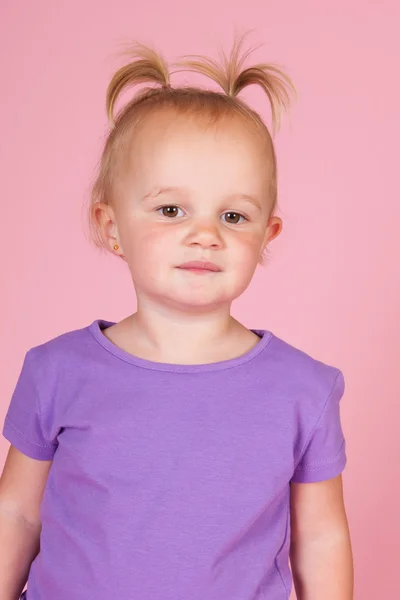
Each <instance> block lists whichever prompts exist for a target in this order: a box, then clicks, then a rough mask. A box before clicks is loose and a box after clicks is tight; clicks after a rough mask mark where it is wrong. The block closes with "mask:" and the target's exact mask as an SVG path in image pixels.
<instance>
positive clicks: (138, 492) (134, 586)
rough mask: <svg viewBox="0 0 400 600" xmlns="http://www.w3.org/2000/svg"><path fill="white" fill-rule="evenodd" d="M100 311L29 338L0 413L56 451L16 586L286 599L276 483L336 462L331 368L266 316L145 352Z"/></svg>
mask: <svg viewBox="0 0 400 600" xmlns="http://www.w3.org/2000/svg"><path fill="white" fill-rule="evenodd" d="M110 325H111V323H110V322H107V321H95V322H94V323H93V324H92V325H90V326H89V327H85V328H83V329H80V330H77V331H72V332H69V333H66V334H64V335H61V336H60V337H57V338H56V339H53V340H51V341H49V342H47V343H45V344H43V345H41V346H38V347H36V348H33V349H32V350H30V351H29V352H28V353H27V355H26V357H25V362H24V365H23V368H22V372H21V375H20V377H19V380H18V383H17V385H16V389H15V392H14V395H13V397H12V400H11V404H10V407H9V410H8V413H7V417H6V421H5V425H4V430H3V434H4V436H5V437H6V438H7V439H8V440H9V441H10V442H11V443H12V444H13V445H14V446H15V447H16V448H18V449H19V450H20V451H21V452H23V453H25V454H27V455H28V456H30V457H32V458H35V459H39V460H49V459H53V465H52V467H51V470H50V475H49V479H48V483H47V486H46V489H45V493H44V497H43V502H42V507H41V518H42V533H41V550H40V553H39V554H38V556H37V558H36V559H35V561H34V562H33V564H32V567H31V570H30V575H29V581H28V600H72V599H73V600H87V599H88V598H96V600H110V599H111V598H113V599H114V598H115V599H121V600H122V599H128V598H129V599H135V600H136V599H140V600H188V599H190V600H287V599H288V598H289V594H290V590H291V587H292V577H291V571H290V568H289V548H290V510H289V509H290V502H289V501H290V485H289V484H290V482H298V483H306V482H314V481H322V480H325V479H329V478H331V477H335V476H336V475H338V474H340V473H341V472H342V470H343V469H344V466H345V464H346V454H345V440H344V437H343V432H342V427H341V421H340V408H339V401H340V399H341V397H342V394H343V391H344V380H343V375H342V373H341V371H340V370H338V369H336V368H334V367H331V366H328V365H326V364H324V363H322V362H319V361H317V360H315V359H313V358H311V357H310V356H308V355H307V354H305V353H304V352H302V351H300V350H298V349H296V348H294V347H293V346H291V345H289V344H287V343H286V342H284V341H283V340H281V339H280V338H278V337H276V336H275V335H273V334H272V333H270V332H268V331H256V333H257V334H258V335H259V336H260V341H259V343H258V344H257V345H256V346H255V347H254V348H253V349H252V350H251V351H250V352H248V353H247V354H245V355H243V356H241V357H239V358H235V359H232V360H227V361H222V362H218V363H212V364H206V365H190V366H188V365H170V364H163V363H155V362H151V361H148V360H143V359H139V358H136V357H134V356H132V355H131V354H129V353H127V352H125V351H123V350H121V349H120V348H118V347H117V346H115V345H114V344H113V343H112V342H110V341H109V340H108V339H107V338H106V337H105V336H104V334H103V333H102V329H104V328H106V327H108V326H110Z"/></svg>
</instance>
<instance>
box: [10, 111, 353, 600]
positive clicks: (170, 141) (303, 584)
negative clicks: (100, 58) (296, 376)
mask: <svg viewBox="0 0 400 600" xmlns="http://www.w3.org/2000/svg"><path fill="white" fill-rule="evenodd" d="M269 177H270V168H269V163H268V156H267V154H266V151H265V144H264V142H263V140H262V139H261V138H260V136H259V133H258V132H257V133H256V131H255V130H254V128H253V126H251V125H249V123H247V122H245V121H244V120H242V119H239V118H235V119H233V118H229V119H226V120H222V121H221V122H219V123H217V124H215V125H212V126H211V125H210V126H208V127H205V126H204V122H201V121H198V120H196V119H194V118H190V117H187V116H186V117H182V118H178V117H177V115H171V114H167V113H164V114H155V115H152V116H151V117H150V118H148V119H147V120H146V121H145V122H144V123H143V124H142V125H141V126H140V127H139V128H138V129H137V131H135V139H134V142H131V145H130V152H129V153H128V156H127V157H126V161H125V162H124V164H123V165H122V167H121V172H120V173H119V177H118V183H117V185H116V186H115V190H114V198H113V202H112V204H109V205H108V204H107V205H106V204H102V205H98V207H97V211H96V217H97V220H98V223H99V227H100V229H101V231H102V235H103V237H104V240H105V242H106V244H107V245H108V247H109V248H110V251H112V252H114V253H115V254H118V255H120V256H121V257H122V258H123V259H124V260H125V261H126V263H127V266H128V267H129V270H130V272H131V275H132V279H133V282H134V285H135V291H136V294H137V311H136V313H134V314H133V315H131V316H129V317H127V318H126V319H124V320H123V321H121V322H120V323H118V324H116V325H114V326H112V327H110V328H108V329H107V330H106V331H105V335H107V337H108V338H109V339H110V340H111V341H112V342H113V343H114V344H116V345H117V346H119V347H121V348H123V349H124V350H126V351H127V352H131V353H132V354H134V355H136V356H139V357H141V358H145V359H147V360H153V361H158V362H169V363H175V364H185V363H186V364H199V363H207V362H208V363H210V362H216V361H220V360H227V359H230V358H234V357H236V356H239V355H241V354H244V353H246V352H248V351H249V350H250V349H251V348H252V347H253V346H254V345H255V344H257V343H258V337H257V336H256V335H255V334H253V333H252V332H251V331H249V330H248V329H247V328H246V327H244V326H243V325H242V324H240V323H239V322H238V321H236V320H235V319H234V318H233V317H232V316H231V314H230V311H231V305H232V302H233V300H234V299H235V298H237V297H238V296H240V295H241V294H242V293H243V292H244V291H245V289H246V288H247V287H248V285H249V283H250V281H251V279H252V276H253V273H254V270H255V268H256V266H257V264H258V263H259V261H260V258H261V256H262V253H263V250H264V249H265V248H266V246H267V245H268V244H269V243H270V242H271V241H272V240H273V239H275V238H276V237H277V235H279V233H280V231H281V228H282V223H281V220H280V219H279V218H278V217H275V216H271V202H270V199H269V196H268V182H269ZM115 244H118V246H119V249H118V250H117V251H114V250H113V247H114V245H115ZM188 261H211V262H212V263H213V264H214V265H215V266H216V268H218V270H217V271H208V272H199V271H194V270H187V269H182V268H181V267H182V265H183V264H185V263H187V262H188ZM171 341H172V343H171ZM50 466H51V463H48V462H46V463H44V462H40V461H32V459H28V458H27V457H25V456H23V455H22V454H20V453H19V452H18V451H17V450H16V449H14V448H12V449H11V451H10V454H9V457H8V459H7V462H6V466H5V469H4V472H3V476H2V478H1V482H0V590H1V592H2V594H3V595H2V596H1V600H17V598H18V597H19V593H20V591H22V587H23V584H24V582H25V580H26V575H27V572H28V570H29V565H30V563H31V561H32V560H33V558H34V556H35V555H36V553H37V552H38V549H39V546H38V539H39V533H40V518H39V507H40V502H41V498H42V494H43V490H44V487H45V485H46V481H47V476H48V472H49V470H50ZM291 518H292V544H291V557H290V558H291V565H292V570H293V577H294V583H295V587H296V592H297V597H298V600H321V599H322V598H323V599H324V600H351V598H352V597H353V596H352V587H353V580H352V577H353V574H352V556H351V547H350V536H349V531H348V526H347V519H346V514H345V508H344V502H343V490H342V480H341V477H337V478H335V479H331V480H329V481H324V482H320V483H314V484H291ZM16 539H18V540H19V543H18V544H17V545H16V544H15V542H14V543H12V540H16ZM10 548H11V551H10Z"/></svg>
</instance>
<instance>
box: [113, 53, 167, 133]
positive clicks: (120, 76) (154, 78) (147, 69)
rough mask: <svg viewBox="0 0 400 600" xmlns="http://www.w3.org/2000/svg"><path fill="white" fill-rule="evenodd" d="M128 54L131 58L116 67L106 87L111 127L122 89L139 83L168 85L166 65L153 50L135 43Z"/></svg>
mask: <svg viewBox="0 0 400 600" xmlns="http://www.w3.org/2000/svg"><path fill="white" fill-rule="evenodd" d="M129 54H130V56H131V58H132V59H133V60H131V62H129V63H128V64H126V65H124V66H122V67H121V68H120V69H118V71H117V72H116V73H115V75H114V76H113V78H112V79H111V81H110V84H109V86H108V88H107V96H106V110H107V115H108V120H109V122H110V125H111V126H112V127H114V126H115V120H116V118H115V114H114V113H115V104H116V102H117V100H118V98H119V97H120V95H121V93H122V92H123V91H125V90H126V89H128V88H129V87H132V86H135V85H139V84H141V83H156V84H159V85H160V86H161V88H167V87H169V85H170V84H169V69H168V65H167V63H166V61H165V60H164V58H163V57H162V56H161V55H160V54H158V53H157V52H156V51H155V50H153V49H151V48H148V47H147V46H144V45H143V44H136V45H135V46H134V47H133V48H132V50H131V51H130V52H129Z"/></svg>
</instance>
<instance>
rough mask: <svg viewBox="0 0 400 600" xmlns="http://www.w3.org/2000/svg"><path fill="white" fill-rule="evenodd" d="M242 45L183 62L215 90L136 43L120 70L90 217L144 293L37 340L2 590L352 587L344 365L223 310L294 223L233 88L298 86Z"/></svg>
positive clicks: (284, 98) (3, 503)
mask: <svg viewBox="0 0 400 600" xmlns="http://www.w3.org/2000/svg"><path fill="white" fill-rule="evenodd" d="M240 55H241V44H240V43H239V44H236V45H235V47H234V50H233V52H232V54H231V56H230V58H229V60H225V62H224V63H223V64H222V66H219V65H218V64H216V63H214V62H213V61H211V60H208V59H202V58H199V57H194V58H190V59H187V60H185V61H181V62H180V63H179V69H187V70H190V71H196V72H198V73H201V74H203V75H207V76H209V77H210V78H211V79H213V80H214V81H215V82H217V83H218V84H219V85H220V86H221V88H222V91H221V92H217V91H208V90H205V89H202V88H199V87H173V86H171V84H170V80H169V72H168V68H167V65H166V63H165V62H164V60H163V59H162V58H161V57H160V56H159V55H158V54H156V53H155V52H153V51H152V50H150V49H148V48H145V47H143V46H138V47H136V49H135V55H134V57H133V58H132V61H131V62H130V63H129V64H126V66H123V67H122V68H121V69H120V70H118V72H117V73H116V74H115V75H114V77H113V79H112V81H111V83H110V86H109V89H108V93H107V111H108V115H109V119H110V122H111V132H110V134H109V136H108V139H107V141H106V144H105V148H104V152H103V155H102V158H101V164H100V169H99V174H98V177H97V180H96V183H95V185H94V188H93V195H92V204H91V211H90V218H91V224H92V227H93V230H94V235H95V239H96V241H97V243H98V244H100V245H102V246H103V247H105V248H106V249H107V250H109V251H110V252H112V253H114V254H115V256H117V257H120V258H121V259H122V260H124V261H126V264H127V267H128V268H129V270H130V273H131V276H132V280H133V283H134V286H135V290H136V294H137V311H136V312H135V313H134V314H133V315H131V316H128V317H127V318H126V319H124V320H123V321H121V322H120V323H116V324H115V323H111V322H108V321H104V320H96V321H94V322H93V323H92V324H90V325H89V326H87V327H85V328H83V329H80V330H77V331H72V332H69V333H66V334H64V335H62V336H60V337H58V338H56V339H53V340H51V341H49V342H47V343H45V344H43V345H40V346H38V347H35V348H33V349H32V350H30V351H29V352H28V353H27V355H26V357H25V361H24V365H23V368H22V372H21V375H20V378H19V380H18V383H17V385H16V389H15V392H14V394H13V397H12V400H11V404H10V407H9V410H8V413H7V416H6V420H5V424H4V436H5V437H6V438H7V440H9V442H11V448H10V452H9V454H8V457H7V461H6V465H5V468H4V472H3V475H2V479H1V484H0V588H1V589H0V594H1V600H16V599H17V598H19V597H20V594H21V592H22V590H23V589H24V586H25V583H26V581H27V580H28V588H27V592H26V593H25V594H24V595H23V596H24V597H27V599H28V600H84V599H85V600H87V599H88V598H96V600H112V599H114V598H121V599H122V598H126V599H130V600H287V599H288V598H289V595H290V591H291V588H292V578H293V580H294V584H295V588H296V591H297V595H298V598H299V600H350V599H351V598H352V557H351V545H350V539H349V531H348V525H347V519H346V514H345V509H344V505H343V492H342V483H341V473H342V471H343V469H344V466H345V463H346V455H345V441H344V437H343V432H342V428H341V422H340V410H339V401H340V399H341V397H342V394H343V391H344V381H343V375H342V373H341V371H340V370H338V369H337V368H334V367H332V366H328V365H326V364H324V363H322V362H320V361H317V360H316V359H314V358H312V357H310V356H308V355H307V354H305V353H304V352H302V351H300V350H299V349H296V348H294V347H292V346H291V345H289V344H288V343H286V342H284V341H283V340H281V339H279V338H278V337H276V336H275V335H274V334H273V333H271V332H269V331H265V330H256V329H253V330H249V329H247V328H246V327H244V326H243V325H242V324H240V323H239V322H238V321H236V320H235V319H234V318H233V317H232V316H231V314H230V308H231V304H232V301H233V300H234V299H235V298H237V297H238V296H239V295H240V294H242V293H243V292H244V290H245V289H246V288H247V286H248V285H249V282H250V280H251V278H252V276H253V273H254V270H255V268H256V266H257V264H258V263H259V262H260V261H261V260H262V257H263V253H264V252H265V250H266V248H267V245H268V244H269V243H270V242H271V241H272V240H273V239H274V238H276V236H277V235H278V234H279V233H280V231H281V226H282V224H281V220H280V218H278V217H277V216H276V215H275V211H276V206H277V168H276V158H275V153H274V146H273V142H272V138H271V135H270V133H269V131H268V129H267V127H266V126H265V124H264V123H263V121H262V120H261V118H260V116H259V115H258V114H256V113H255V112H254V111H253V110H252V109H251V108H249V106H247V105H246V104H245V103H244V102H243V101H242V100H240V98H239V97H238V94H239V92H240V91H241V90H242V89H243V88H245V87H246V86H248V85H250V84H257V85H259V86H261V87H262V89H263V90H264V91H265V93H266V94H267V96H268V98H269V101H270V104H271V108H272V117H273V124H274V125H278V124H279V117H280V113H281V112H282V109H284V108H286V107H287V105H288V103H289V99H290V91H291V83H290V80H289V79H288V77H287V76H286V75H284V74H283V73H282V72H281V71H280V70H279V69H277V68H276V67H274V66H272V65H268V64H258V65H254V66H251V67H247V68H245V67H244V65H243V59H241V58H240ZM244 58H247V56H245V57H244ZM137 84H149V85H148V86H147V87H145V89H141V91H140V92H139V93H137V94H136V95H135V96H134V97H133V99H132V100H131V101H130V102H128V104H127V105H126V106H125V107H124V108H122V109H121V110H120V112H119V113H118V114H117V116H115V114H114V113H115V106H116V102H117V101H120V99H121V94H122V93H124V94H125V93H126V92H127V90H128V88H131V87H132V86H135V85H137ZM117 295H118V292H117V291H116V302H117V301H118V297H117ZM289 559H290V564H291V570H290V568H289Z"/></svg>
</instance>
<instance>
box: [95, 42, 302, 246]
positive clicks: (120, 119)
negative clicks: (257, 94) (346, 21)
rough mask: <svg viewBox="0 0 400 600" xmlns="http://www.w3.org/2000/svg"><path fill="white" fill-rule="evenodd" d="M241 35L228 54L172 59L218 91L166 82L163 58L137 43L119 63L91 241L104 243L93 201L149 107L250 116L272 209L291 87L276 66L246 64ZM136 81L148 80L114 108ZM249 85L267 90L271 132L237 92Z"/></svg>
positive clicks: (104, 197) (104, 194) (109, 181)
mask: <svg viewBox="0 0 400 600" xmlns="http://www.w3.org/2000/svg"><path fill="white" fill-rule="evenodd" d="M244 37H245V36H243V37H242V38H239V39H237V40H236V41H235V43H234V45H233V48H232V51H231V53H230V56H229V57H226V55H225V54H224V53H222V56H221V61H220V62H217V61H214V60H212V59H210V58H206V57H204V56H197V55H195V56H185V57H183V58H181V59H180V60H179V61H177V62H175V63H174V65H173V66H174V67H175V71H174V72H181V71H191V72H195V73H198V74H201V75H205V76H207V77H209V78H210V79H211V80H213V81H214V82H215V83H217V84H218V85H219V86H220V88H222V91H221V92H220V91H212V90H209V89H204V88H201V87H198V86H196V87H194V86H178V87H172V86H171V84H170V70H169V66H168V64H167V62H166V61H165V59H164V58H163V57H162V56H161V55H160V54H159V53H157V52H156V51H155V50H153V49H152V48H150V47H148V46H145V45H143V44H136V45H134V46H133V48H132V49H131V51H130V56H131V60H130V61H129V62H128V63H127V64H125V65H124V66H122V67H121V68H119V69H118V70H117V72H116V73H115V74H114V76H113V77H112V79H111V81H110V84H109V86H108V89H107V96H106V110H107V115H108V120H109V123H110V127H111V130H110V132H109V134H108V136H107V139H106V142H105V145H104V149H103V152H102V155H101V159H100V164H99V169H98V174H97V177H96V180H95V182H94V184H93V187H92V191H91V198H90V207H89V227H90V232H91V237H92V240H93V241H94V243H95V244H96V246H98V247H99V248H106V246H105V243H104V240H103V238H102V235H101V232H100V231H99V228H98V224H97V222H96V219H95V209H96V205H97V204H98V203H100V202H102V203H106V204H109V203H110V200H111V198H112V190H113V183H114V181H115V176H116V173H117V168H118V165H119V164H120V162H121V160H122V158H123V156H124V155H125V154H126V149H127V147H126V143H127V142H128V141H129V139H131V134H132V131H133V129H134V127H135V125H137V124H138V123H139V122H140V121H143V119H144V118H145V117H146V116H147V115H148V114H149V113H151V112H155V111H160V110H163V109H172V110H175V111H176V112H177V113H180V114H192V115H201V116H204V115H205V116H208V117H209V118H210V119H211V120H212V121H216V120H218V119H220V118H221V117H223V116H226V115H239V116H241V117H242V118H243V117H244V118H245V119H247V120H249V121H251V122H252V123H253V124H254V125H255V126H256V128H257V129H258V130H259V131H261V132H262V134H264V136H265V139H266V142H267V145H268V150H269V152H270V155H271V181H270V191H269V193H270V199H271V201H272V210H271V212H272V213H273V212H274V211H275V209H276V206H277V165H276V155H275V149H274V144H273V141H272V136H273V135H274V134H275V132H276V131H277V130H278V129H279V126H280V122H281V117H282V113H283V112H284V111H285V110H287V109H288V108H289V105H290V100H291V94H292V93H293V94H294V93H295V88H294V86H293V83H292V81H291V79H290V78H289V77H288V76H287V75H286V74H285V73H284V72H283V71H282V70H281V69H280V68H279V67H278V66H276V65H274V64H268V63H259V64H255V65H252V66H248V67H245V66H244V63H245V61H246V60H247V58H248V57H249V55H250V54H251V53H252V52H253V50H254V48H251V49H249V50H248V51H247V52H245V53H242V46H243V41H244ZM140 84H150V87H149V86H148V85H147V86H146V87H144V89H142V90H140V91H139V92H136V94H135V95H134V97H133V99H132V100H131V101H130V102H128V103H127V104H126V106H125V107H123V108H122V109H121V110H119V111H116V104H117V101H118V100H120V97H121V94H122V92H126V91H127V90H128V89H129V88H131V87H134V86H138V85H140ZM249 85H258V86H260V87H261V88H262V89H263V91H264V92H265V93H266V95H267V97H268V100H269V104H270V108H271V117H272V136H271V134H270V132H269V130H268V128H267V126H266V125H265V123H264V122H263V120H262V118H261V117H260V115H259V114H258V113H257V112H256V111H254V110H253V109H251V108H250V107H249V106H248V105H247V104H246V103H245V102H244V101H243V100H241V99H240V98H238V94H239V93H240V92H241V91H242V90H243V89H244V88H245V87H247V86H249Z"/></svg>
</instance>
